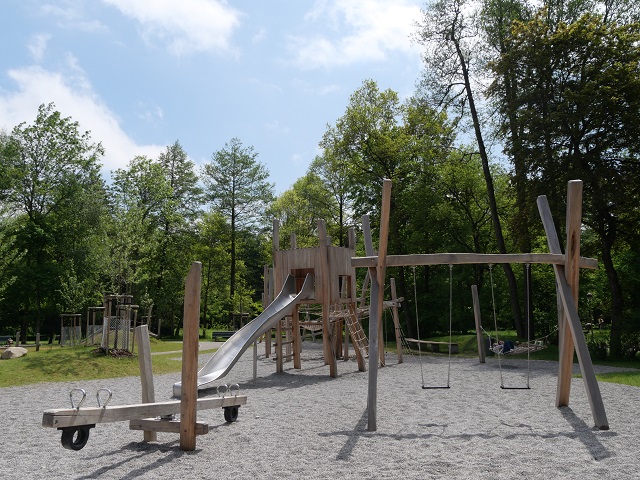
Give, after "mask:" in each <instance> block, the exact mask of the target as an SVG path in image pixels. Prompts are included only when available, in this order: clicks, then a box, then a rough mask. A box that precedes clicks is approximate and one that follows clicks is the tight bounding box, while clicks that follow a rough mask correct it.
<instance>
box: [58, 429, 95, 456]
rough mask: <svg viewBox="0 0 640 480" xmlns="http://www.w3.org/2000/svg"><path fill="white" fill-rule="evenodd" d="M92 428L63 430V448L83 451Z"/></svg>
mask: <svg viewBox="0 0 640 480" xmlns="http://www.w3.org/2000/svg"><path fill="white" fill-rule="evenodd" d="M90 428H91V427H90V426H88V425H83V426H81V427H65V428H62V429H61V430H62V438H61V439H60V441H61V442H62V446H63V447H64V448H66V449H69V450H82V448H83V447H84V446H85V445H86V444H87V441H88V440H89V429H90Z"/></svg>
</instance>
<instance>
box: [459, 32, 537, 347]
mask: <svg viewBox="0 0 640 480" xmlns="http://www.w3.org/2000/svg"><path fill="white" fill-rule="evenodd" d="M452 29H453V27H452ZM450 38H451V39H452V41H453V42H454V45H455V49H456V52H457V54H458V60H459V62H460V67H461V69H462V75H463V78H464V85H465V87H464V88H465V91H466V92H467V100H468V101H469V110H470V111H471V119H472V121H473V129H474V132H475V136H476V141H477V143H478V150H479V152H480V158H481V160H482V171H483V173H484V179H485V182H486V184H487V194H488V196H489V208H490V209H491V219H492V221H493V228H494V231H495V235H496V242H497V244H498V251H499V252H500V253H507V248H506V245H505V242H504V236H503V234H502V226H501V224H500V217H499V216H498V206H497V202H496V195H495V189H494V186H493V177H492V176H491V170H490V168H489V157H488V155H487V150H486V148H485V144H484V139H483V137H482V131H481V130H480V119H479V116H478V111H477V109H476V104H475V100H474V97H473V92H472V89H471V80H470V76H469V69H468V66H467V62H466V59H465V58H464V55H463V53H462V50H461V48H460V42H459V41H458V40H457V39H455V37H454V35H453V34H452V35H451V37H450ZM502 267H503V269H504V274H505V276H506V278H507V283H508V284H509V297H510V299H511V312H512V314H513V319H514V323H515V328H516V332H517V334H518V336H519V337H520V338H525V337H526V332H525V327H524V322H523V321H522V314H521V312H520V302H519V299H518V285H517V283H516V277H515V275H514V274H513V270H512V269H511V265H509V264H507V263H505V264H503V265H502Z"/></svg>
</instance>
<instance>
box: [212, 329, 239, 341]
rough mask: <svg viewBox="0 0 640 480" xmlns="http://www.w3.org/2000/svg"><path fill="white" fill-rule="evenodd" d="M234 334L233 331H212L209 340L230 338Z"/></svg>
mask: <svg viewBox="0 0 640 480" xmlns="http://www.w3.org/2000/svg"><path fill="white" fill-rule="evenodd" d="M234 333H236V332H234V331H233V330H214V331H213V332H211V340H214V341H215V340H216V338H231V337H232V336H233V334H234Z"/></svg>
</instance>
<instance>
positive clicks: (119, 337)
mask: <svg viewBox="0 0 640 480" xmlns="http://www.w3.org/2000/svg"><path fill="white" fill-rule="evenodd" d="M132 302H133V296H132V295H115V294H105V295H104V296H103V304H102V306H100V307H89V308H88V309H87V318H86V327H85V328H84V332H83V325H82V319H81V317H82V315H81V314H79V313H63V314H61V315H60V345H71V346H76V345H95V344H97V343H99V344H100V346H101V347H102V348H103V349H105V350H108V349H115V350H127V351H131V352H133V351H134V350H135V344H136V342H135V332H136V330H135V328H136V326H137V324H138V309H139V307H138V305H135V304H133V303H132ZM99 313H102V321H101V322H100V323H98V324H97V325H96V319H97V317H98V314H99ZM148 319H149V317H145V318H143V320H147V321H148Z"/></svg>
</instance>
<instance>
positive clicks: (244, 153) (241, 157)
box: [202, 138, 273, 298]
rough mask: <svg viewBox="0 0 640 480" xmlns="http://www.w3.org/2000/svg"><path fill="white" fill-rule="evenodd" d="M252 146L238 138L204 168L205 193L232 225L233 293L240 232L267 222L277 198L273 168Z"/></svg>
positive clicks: (230, 288) (230, 287) (231, 283)
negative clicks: (267, 209) (270, 173)
mask: <svg viewBox="0 0 640 480" xmlns="http://www.w3.org/2000/svg"><path fill="white" fill-rule="evenodd" d="M257 157H258V154H257V153H256V152H255V151H254V148H253V147H252V146H249V147H244V146H243V145H242V143H241V142H240V140H239V139H238V138H233V139H231V141H230V142H229V143H226V144H225V146H224V148H222V149H221V150H218V151H216V152H214V153H213V155H212V157H211V162H210V163H207V164H205V165H204V167H203V169H202V175H203V182H204V184H205V195H206V197H207V199H208V200H209V201H210V202H211V205H212V206H213V208H214V209H215V210H216V211H217V212H219V213H221V214H222V215H224V217H225V218H226V219H227V220H228V221H229V224H230V255H231V272H230V279H229V296H230V298H233V297H234V295H235V289H236V281H237V279H236V269H237V262H238V255H237V240H238V232H239V231H240V230H243V229H250V228H253V229H258V230H259V227H260V226H262V225H264V214H265V211H266V208H267V206H268V205H269V203H270V202H271V201H272V199H273V184H272V183H269V182H268V181H267V179H268V178H269V171H268V170H267V168H266V167H265V166H264V165H262V164H261V163H260V162H258V161H257Z"/></svg>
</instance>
